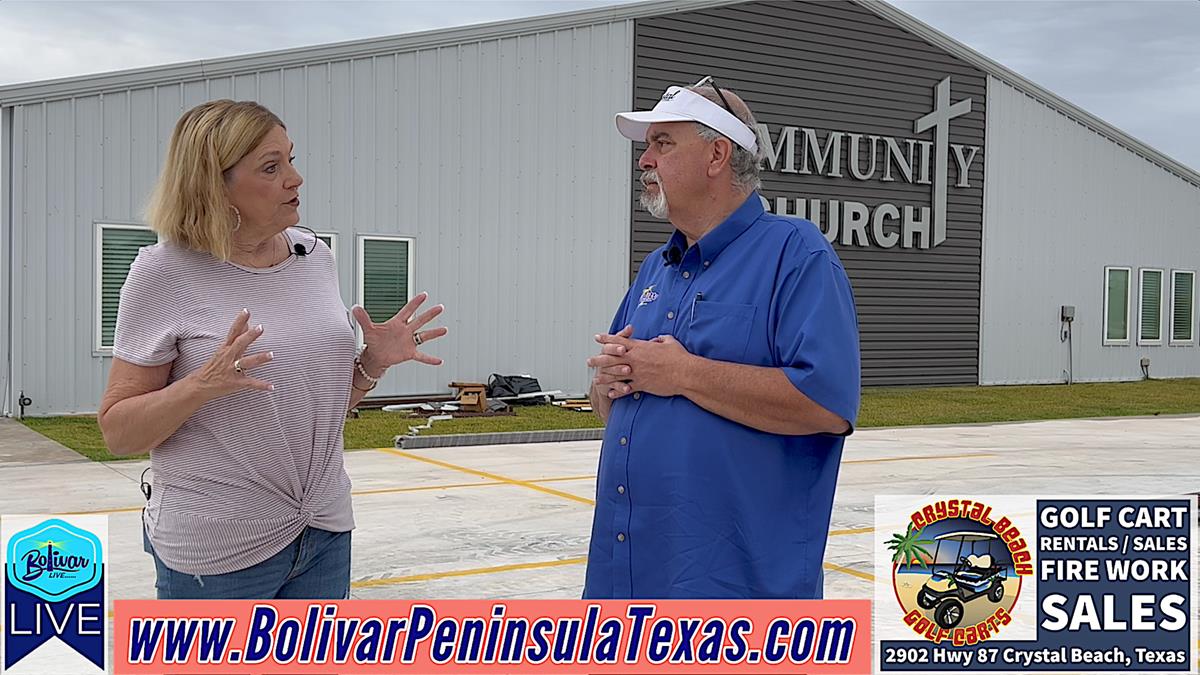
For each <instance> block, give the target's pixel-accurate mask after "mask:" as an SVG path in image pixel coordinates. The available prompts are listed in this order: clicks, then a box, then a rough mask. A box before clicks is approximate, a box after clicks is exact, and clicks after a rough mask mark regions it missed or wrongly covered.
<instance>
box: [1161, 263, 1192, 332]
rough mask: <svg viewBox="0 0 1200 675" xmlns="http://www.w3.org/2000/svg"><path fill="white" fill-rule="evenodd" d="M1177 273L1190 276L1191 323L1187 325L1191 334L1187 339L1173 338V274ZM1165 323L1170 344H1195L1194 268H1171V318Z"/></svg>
mask: <svg viewBox="0 0 1200 675" xmlns="http://www.w3.org/2000/svg"><path fill="white" fill-rule="evenodd" d="M1178 274H1189V275H1191V277H1192V325H1190V326H1188V333H1189V334H1191V339H1189V340H1176V339H1175V276H1176V275H1178ZM1167 323H1168V324H1169V329H1170V331H1171V332H1170V333H1168V334H1167V338H1168V340H1169V341H1170V344H1172V345H1178V346H1181V347H1185V346H1191V345H1195V344H1196V270H1171V318H1170V320H1169V321H1168V322H1167Z"/></svg>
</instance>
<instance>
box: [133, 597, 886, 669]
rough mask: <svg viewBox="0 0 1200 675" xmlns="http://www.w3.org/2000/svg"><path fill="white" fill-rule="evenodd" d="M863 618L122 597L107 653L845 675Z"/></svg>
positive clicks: (212, 663) (289, 663) (860, 648)
mask: <svg viewBox="0 0 1200 675" xmlns="http://www.w3.org/2000/svg"><path fill="white" fill-rule="evenodd" d="M870 614H871V610H870V601H869V600H821V601H815V600H814V601H783V600H754V601H740V600H739V601H732V600H708V601H700V600H664V601H617V600H603V601H585V600H513V601H496V600H437V601H409V600H404V601H400V600H397V601H389V600H346V601H339V602H309V601H303V600H289V601H271V602H255V601H204V602H194V601H154V600H142V601H133V600H130V601H117V602H116V603H115V618H114V634H115V641H114V645H115V646H114V655H113V661H114V672H115V673H117V675H124V674H134V673H161V672H163V671H164V668H165V669H166V670H167V671H168V672H172V673H179V674H181V675H183V674H187V673H216V672H222V673H224V672H243V671H244V672H254V673H328V672H330V668H331V666H336V671H337V672H339V673H395V672H413V673H478V674H481V675H487V674H488V673H496V674H499V673H614V674H617V673H647V672H663V673H785V672H787V673H795V672H797V671H798V670H803V671H804V672H807V673H815V674H821V673H829V674H835V673H836V674H846V675H849V674H852V673H869V672H871V631H870ZM168 666H169V667H168ZM231 666H232V668H231Z"/></svg>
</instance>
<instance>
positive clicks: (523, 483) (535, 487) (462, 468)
mask: <svg viewBox="0 0 1200 675" xmlns="http://www.w3.org/2000/svg"><path fill="white" fill-rule="evenodd" d="M379 450H380V451H382V452H387V453H391V454H393V455H396V456H397V457H404V458H405V459H411V460H414V461H417V462H425V463H426V464H432V465H434V466H440V467H442V468H444V469H452V470H454V471H461V472H462V473H467V474H470V475H472V476H479V477H481V478H487V479H489V480H494V481H500V482H501V483H506V484H508V485H515V486H518V487H523V488H528V489H530V490H536V491H538V492H544V493H545V494H548V495H554V496H555V497H562V498H563V499H569V500H571V501H573V502H579V503H580V504H587V505H588V506H595V505H596V502H595V501H593V500H591V499H588V498H586V497H580V496H578V495H573V494H571V493H570V492H563V491H562V490H555V489H554V488H548V487H542V486H541V485H538V484H536V483H535V482H533V481H527V480H517V479H515V478H509V477H507V476H501V475H500V474H496V473H491V472H489V471H479V470H478V469H471V468H468V467H465V466H459V465H457V464H451V463H450V462H443V461H442V460H440V459H433V458H432V457H423V456H421V455H414V454H412V453H411V452H404V451H402V450H393V449H391V448H379Z"/></svg>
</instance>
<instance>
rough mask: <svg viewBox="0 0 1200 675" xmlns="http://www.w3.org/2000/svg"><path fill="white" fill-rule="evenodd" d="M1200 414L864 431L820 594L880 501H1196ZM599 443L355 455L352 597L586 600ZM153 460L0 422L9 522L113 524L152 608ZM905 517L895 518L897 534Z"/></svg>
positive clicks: (863, 567) (121, 560)
mask: <svg viewBox="0 0 1200 675" xmlns="http://www.w3.org/2000/svg"><path fill="white" fill-rule="evenodd" d="M1197 448H1200V416H1183V417H1155V418H1136V419H1129V418H1125V419H1104V420H1062V421H1049V422H1034V423H1021V424H999V425H996V424H993V425H973V426H946V427H913V428H897V429H870V430H861V431H859V432H857V433H855V434H854V436H852V437H851V438H850V439H849V440H848V441H847V444H846V452H845V456H844V460H843V466H842V470H841V478H840V481H839V487H838V495H837V503H836V506H835V509H834V514H833V523H832V532H831V536H830V540H829V547H828V552H827V555H826V570H827V571H826V597H831V598H854V597H859V598H861V597H870V595H871V593H872V589H873V586H872V583H873V580H874V573H873V570H874V566H873V558H874V554H873V551H872V545H873V542H874V539H873V533H874V527H875V520H874V518H875V513H874V498H875V496H876V495H877V494H897V493H900V494H933V493H954V494H976V495H994V494H1039V495H1043V494H1045V495H1048V494H1088V495H1092V494H1096V495H1100V494H1120V495H1135V494H1157V495H1167V494H1184V493H1195V492H1197V491H1200V462H1198V461H1197ZM598 452H599V443H598V442H594V441H588V442H576V443H545V444H532V445H503V446H477V447H465V448H463V447H459V448H439V449H432V450H422V451H404V450H395V449H391V448H379V449H374V450H362V451H353V452H349V453H347V455H346V468H347V471H348V472H349V474H350V477H351V479H352V480H353V482H354V507H355V513H356V518H357V521H358V528H357V529H356V530H355V533H354V564H353V570H352V577H353V587H352V595H353V597H355V598H493V597H506V598H520V597H525V598H576V597H579V593H580V589H581V588H582V584H583V575H584V568H585V562H586V555H587V544H588V534H589V531H590V525H591V517H592V498H593V496H594V491H595V470H596V460H597V454H598ZM146 465H147V462H144V461H134V462H115V463H109V464H97V463H93V462H90V461H87V460H85V459H82V458H81V457H79V456H78V455H76V454H75V453H73V452H71V451H70V450H67V449H65V448H63V447H61V446H59V445H57V444H56V443H53V442H51V441H48V440H46V439H44V438H43V437H41V436H40V435H38V434H36V433H34V432H32V431H29V430H28V429H26V428H25V427H23V426H21V425H20V424H19V423H17V422H15V421H12V420H0V514H15V513H103V514H107V515H108V516H109V518H110V521H109V531H110V547H111V557H110V560H111V563H112V565H111V567H110V575H111V576H110V579H111V587H110V595H111V597H112V598H151V597H153V596H154V584H153V579H154V567H153V564H152V562H151V560H150V558H149V556H147V555H146V554H145V553H143V552H142V547H141V539H140V531H139V517H140V513H139V512H140V508H141V503H142V497H141V494H140V493H139V492H138V487H137V486H138V479H139V476H140V475H141V472H142V470H143V469H144V468H145V466H146ZM904 518H905V514H885V520H887V521H888V522H887V523H886V525H887V526H888V527H893V526H896V527H899V525H900V524H901V523H903V521H904Z"/></svg>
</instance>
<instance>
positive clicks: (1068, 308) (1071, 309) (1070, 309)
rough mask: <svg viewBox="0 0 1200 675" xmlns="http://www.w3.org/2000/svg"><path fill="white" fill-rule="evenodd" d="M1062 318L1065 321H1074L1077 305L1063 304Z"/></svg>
mask: <svg viewBox="0 0 1200 675" xmlns="http://www.w3.org/2000/svg"><path fill="white" fill-rule="evenodd" d="M1062 320H1063V321H1074V320H1075V305H1063V306H1062Z"/></svg>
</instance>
